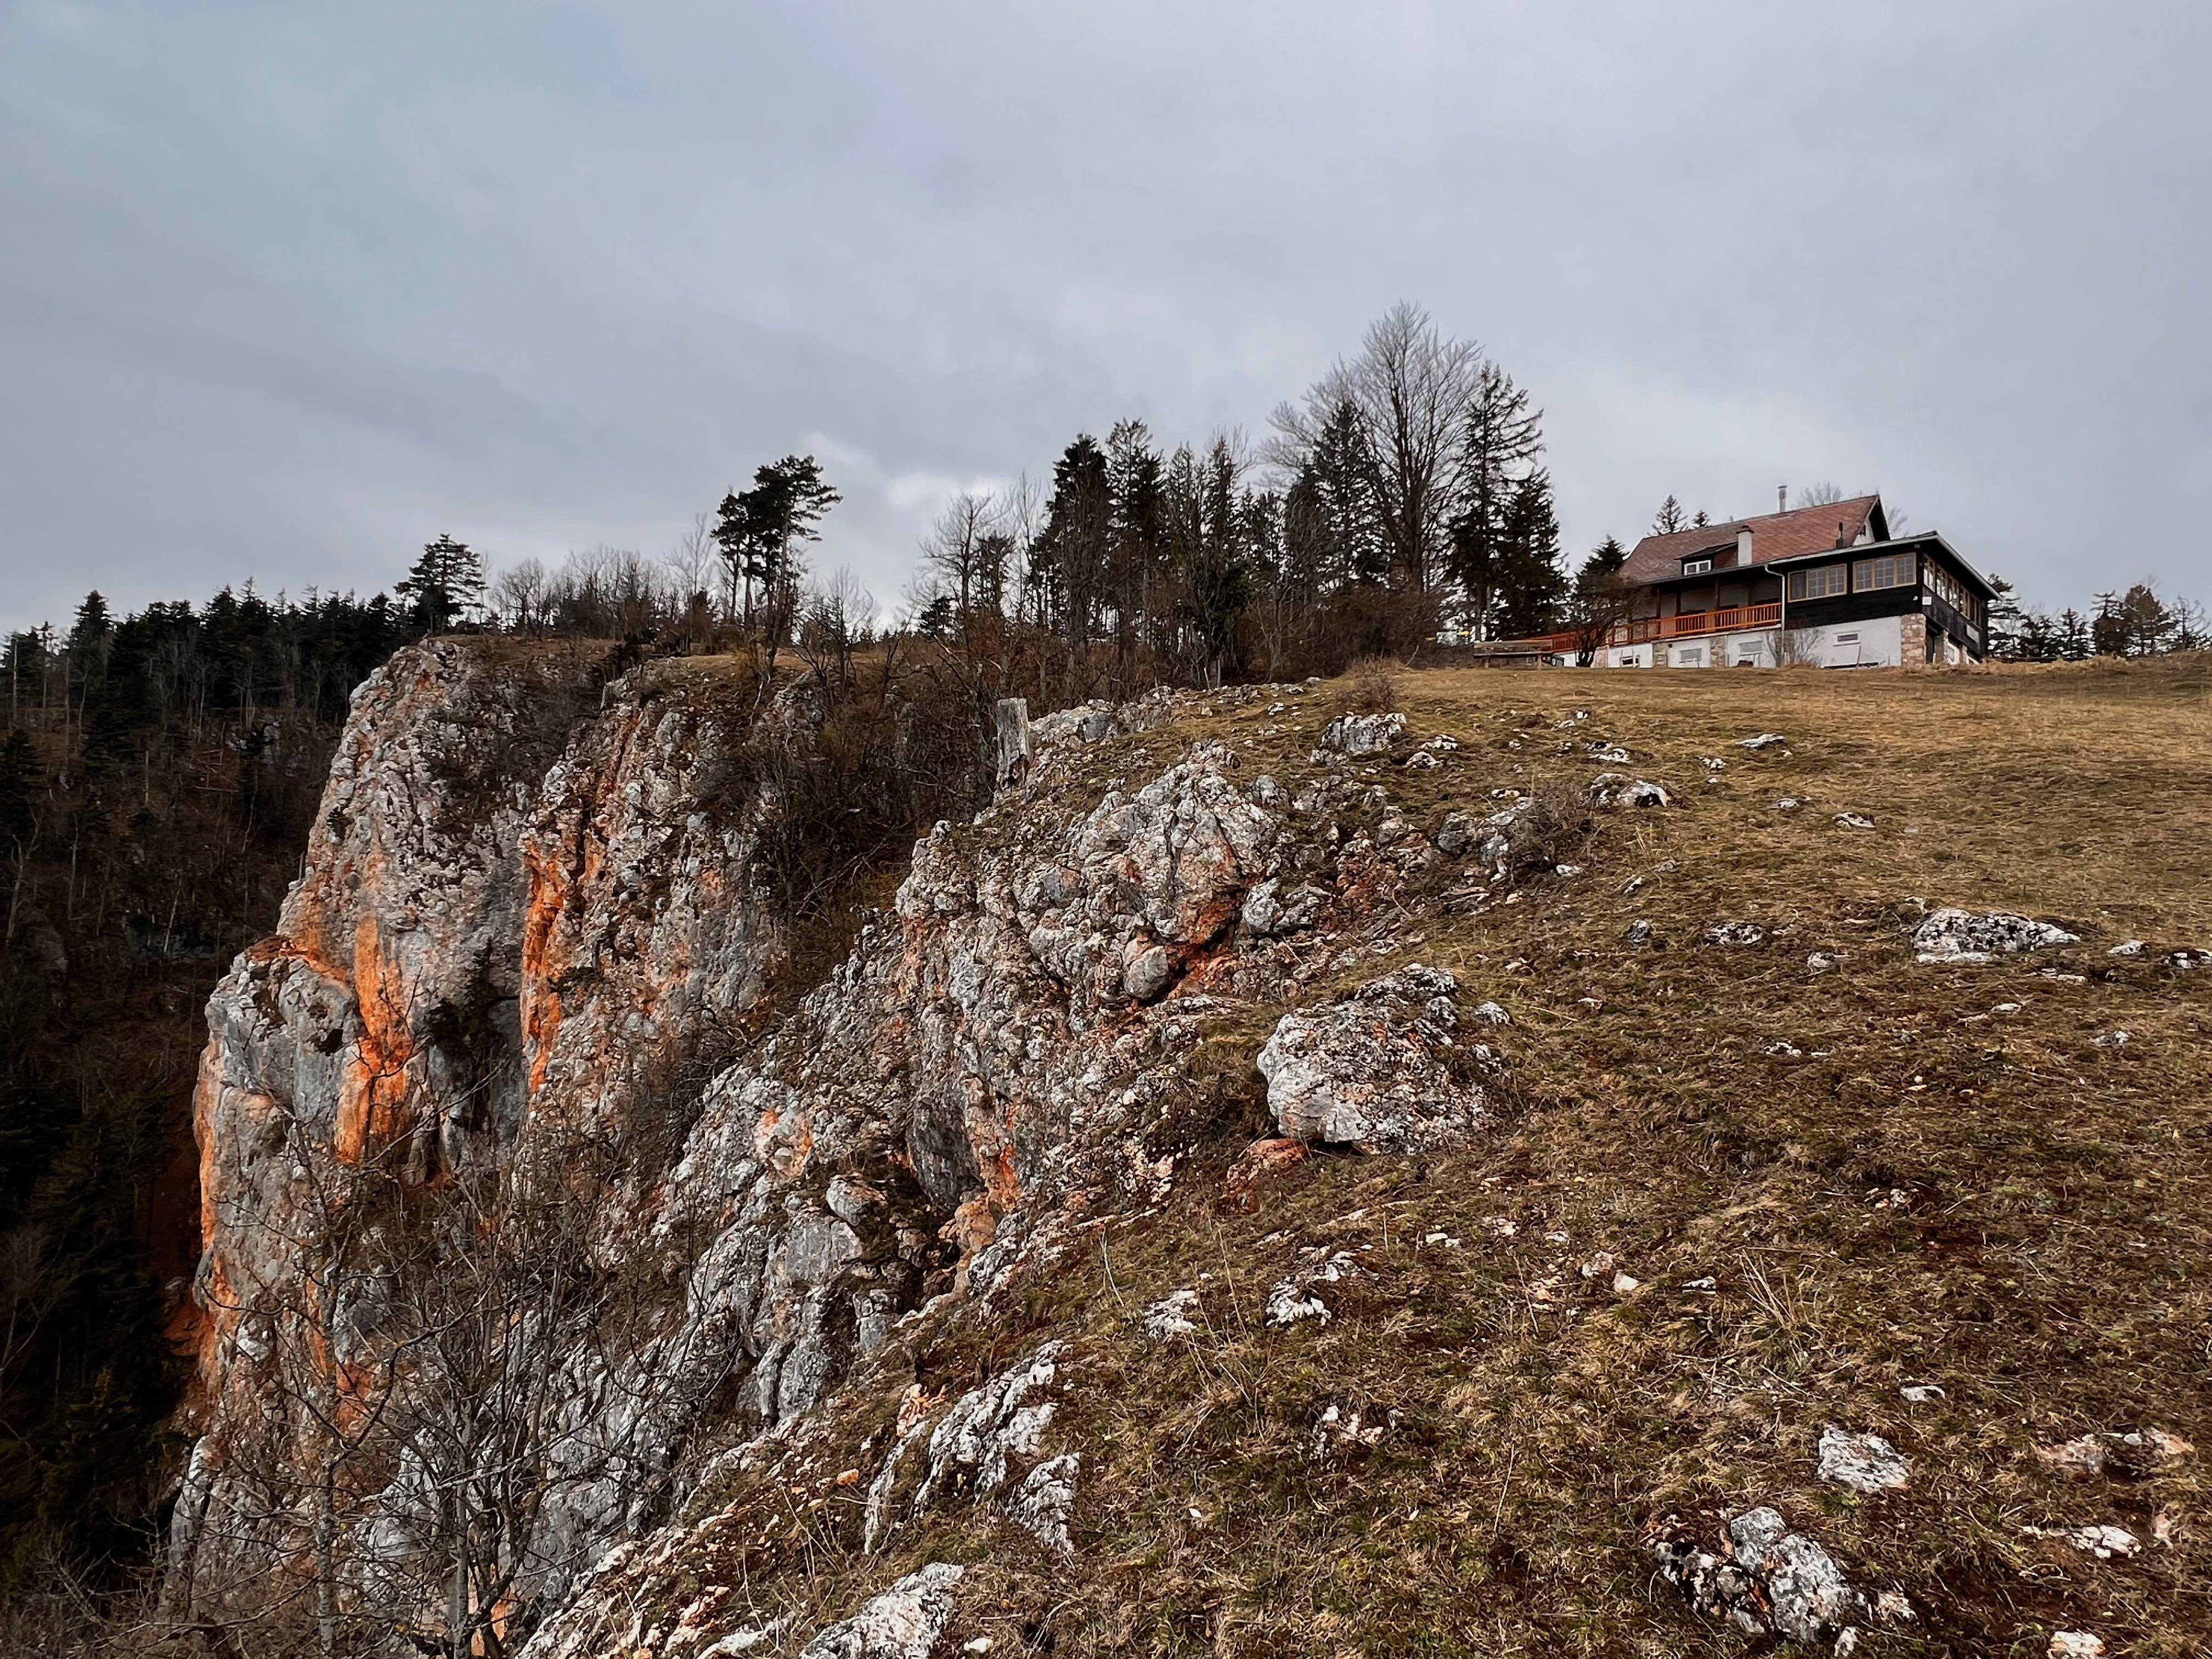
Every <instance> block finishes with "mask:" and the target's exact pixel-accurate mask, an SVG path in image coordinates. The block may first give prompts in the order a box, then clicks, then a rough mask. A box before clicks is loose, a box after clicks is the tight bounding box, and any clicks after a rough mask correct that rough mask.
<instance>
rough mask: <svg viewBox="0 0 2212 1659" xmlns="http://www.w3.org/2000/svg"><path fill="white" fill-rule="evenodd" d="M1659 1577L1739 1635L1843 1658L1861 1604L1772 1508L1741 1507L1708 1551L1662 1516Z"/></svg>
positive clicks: (1853, 1640) (1833, 1567) (1852, 1641)
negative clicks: (1808, 1645)
mask: <svg viewBox="0 0 2212 1659" xmlns="http://www.w3.org/2000/svg"><path fill="white" fill-rule="evenodd" d="M1652 1553H1653V1554H1654V1555H1656V1557H1657V1558H1658V1563H1659V1574H1660V1577H1662V1578H1664V1579H1666V1581H1667V1582H1668V1583H1670V1584H1672V1585H1674V1588H1675V1589H1678V1590H1680V1592H1681V1593H1682V1596H1683V1599H1684V1600H1686V1601H1688V1602H1689V1604H1690V1605H1691V1607H1693V1608H1694V1609H1696V1610H1697V1611H1698V1612H1699V1613H1703V1614H1705V1616H1706V1617H1707V1618H1709V1619H1724V1620H1727V1621H1728V1622H1729V1624H1731V1625H1733V1626H1735V1628H1736V1629H1737V1630H1738V1631H1740V1632H1742V1633H1743V1634H1745V1635H1747V1636H1764V1635H1767V1634H1769V1633H1771V1634H1773V1635H1777V1636H1781V1637H1784V1638H1788V1639H1789V1640H1790V1641H1793V1642H1828V1643H1832V1644H1834V1645H1835V1648H1836V1650H1837V1651H1838V1652H1839V1653H1848V1652H1849V1651H1850V1649H1851V1648H1852V1647H1853V1646H1854V1645H1856V1644H1857V1639H1858V1638H1857V1628H1856V1626H1855V1625H1854V1623H1853V1621H1854V1620H1857V1619H1858V1618H1859V1617H1860V1616H1861V1615H1862V1614H1863V1612H1864V1610H1865V1607H1866V1599H1865V1597H1863V1595H1860V1594H1859V1592H1858V1591H1857V1590H1856V1589H1852V1588H1851V1585H1850V1581H1849V1580H1848V1579H1846V1578H1845V1577H1844V1571H1843V1569H1842V1568H1841V1567H1840V1566H1838V1565H1837V1564H1836V1559H1835V1558H1834V1557H1833V1556H1832V1555H1830V1554H1829V1553H1828V1552H1827V1551H1826V1550H1825V1549H1822V1548H1821V1547H1820V1545H1819V1544H1817V1543H1815V1542H1814V1541H1813V1540H1811V1539H1810V1538H1808V1537H1806V1536H1805V1535H1804V1534H1802V1533H1799V1532H1793V1531H1791V1530H1790V1523H1789V1522H1786V1521H1784V1519H1783V1518H1782V1516H1781V1515H1780V1514H1779V1513H1778V1512H1777V1511H1776V1510H1771V1509H1766V1508H1764V1507H1761V1508H1759V1509H1755V1510H1746V1511H1744V1513H1742V1514H1741V1515H1739V1516H1735V1518H1734V1519H1732V1520H1731V1521H1729V1523H1728V1534H1727V1536H1726V1538H1725V1539H1724V1540H1723V1541H1722V1542H1721V1543H1720V1545H1719V1547H1717V1549H1714V1550H1706V1549H1703V1548H1701V1547H1699V1544H1698V1541H1697V1540H1696V1539H1695V1538H1694V1537H1693V1536H1692V1535H1691V1534H1690V1533H1689V1529H1688V1528H1686V1527H1685V1526H1684V1525H1683V1523H1682V1522H1680V1521H1678V1520H1676V1519H1674V1517H1672V1516H1669V1517H1668V1520H1667V1521H1666V1522H1662V1523H1661V1526H1660V1528H1658V1536H1657V1537H1656V1539H1655V1540H1654V1541H1653V1544H1652Z"/></svg>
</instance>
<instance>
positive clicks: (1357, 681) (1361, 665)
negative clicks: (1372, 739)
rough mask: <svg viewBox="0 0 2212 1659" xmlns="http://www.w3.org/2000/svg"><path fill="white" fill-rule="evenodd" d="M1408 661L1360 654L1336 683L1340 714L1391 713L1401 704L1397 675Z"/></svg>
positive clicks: (1337, 703)
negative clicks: (1403, 661) (1399, 702)
mask: <svg viewBox="0 0 2212 1659" xmlns="http://www.w3.org/2000/svg"><path fill="white" fill-rule="evenodd" d="M1404 671H1405V665H1404V664H1403V663H1401V662H1398V661H1396V660H1395V659H1391V658H1389V657H1361V658H1358V659H1356V660H1355V661H1353V662H1352V665H1350V666H1349V667H1347V668H1346V670H1345V671H1344V677H1343V678H1342V680H1340V682H1339V684H1338V686H1337V693H1336V709H1337V712H1338V713H1339V714H1391V713H1393V712H1395V710H1396V708H1397V707H1398V676H1399V675H1400V674H1401V673H1403V672H1404Z"/></svg>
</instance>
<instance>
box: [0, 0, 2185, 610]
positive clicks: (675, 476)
mask: <svg viewBox="0 0 2212 1659" xmlns="http://www.w3.org/2000/svg"><path fill="white" fill-rule="evenodd" d="M303 14H308V15H303ZM2208 70H2212V21H2208V17H2207V15H2206V14H2205V13H2204V12H2203V9H2201V8H2197V7H2193V6H2187V5H2183V4H2141V5H2133V6H2130V7H2126V8H2121V9H2112V10H2109V11H2107V12H2106V13H2102V14H2099V15H2095V16H2092V15H2090V14H2088V13H2087V12H2085V11H2083V10H2081V9H2079V8H2074V7H2059V6H2050V5H2033V4H2031V5H2021V4H2011V3H1999V0H1957V3H1952V4H1947V5H1944V6H1942V7H1933V6H1929V5H1926V4H1924V3H1923V4H1919V5H1911V6H1908V5H1903V4H1889V3H1875V4H1864V5H1857V6H1852V7H1848V8H1846V7H1841V6H1837V7H1827V6H1817V7H1814V6H1783V5H1773V6H1745V5H1733V4H1731V5H1725V6H1724V5H1720V4H1717V3H1716V4H1710V5H1690V4H1684V5H1677V6H1669V7H1664V8H1660V7H1650V6H1645V5H1636V4H1630V3H1585V4H1577V5H1573V6H1557V5H1555V6H1542V7H1539V6H1533V5H1524V4H1508V3H1492V4H1466V3H1462V4H1455V5H1452V6H1425V5H1418V4H1401V5H1397V6H1380V5H1378V6H1362V7H1346V6H1322V5H1316V4H1303V3H1288V4H1285V3H1277V4H1272V5H1267V6H1264V7H1263V6H1259V5H1241V4H1240V5H1228V4H1224V5H1218V6H1211V7H1192V6H1189V5H1188V4H1183V5H1178V6H1170V5H1167V4H1139V5H1129V4H1125V5H1122V6H1119V7H1114V8H1103V9H1102V8H1091V9H1085V10H1084V11H1082V12H1080V13H1075V12H1073V11H1071V12H1070V13H1069V15H1056V9H1045V8H1020V7H1014V6H1010V5H996V6H989V5H981V4H958V3H951V4H942V3H941V4H936V5H933V6H930V7H927V8H922V7H892V6H884V5H870V4H862V3H857V0H855V3H848V4H834V3H832V4H823V5H816V6H809V7H805V8H796V7H793V8H770V7H767V6H757V5H755V6H742V5H741V6H732V5H726V4H708V3H704V0H700V3H694V4H677V3H671V4H664V5H659V6H653V7H635V6H616V5H611V4H585V3H571V4H567V5H558V4H556V5H547V6H539V7H530V8H507V7H499V8H492V7H482V8H461V7H451V6H437V5H429V4H415V3H397V0H396V3H387V4H385V5H381V6H378V7H373V8H356V9H349V10H348V11H346V12H344V13H340V12H338V11H337V10H336V9H331V11H329V12H328V13H326V14H323V15H313V14H312V13H310V9H303V8H296V7H280V6H276V5H254V4H246V3H237V0H207V3H204V4H201V5H196V6H193V7H190V8H183V7H175V6H168V5H162V4H159V3H139V4H112V5H110V4H102V3H85V4H74V5H71V4H55V3H38V0H19V3H16V4H15V5H13V6H12V7H11V8H9V9H0V154H3V155H5V156H6V157H7V165H6V167H4V168H0V223H5V224H6V225H7V226H8V227H9V232H8V234H7V235H6V236H4V237H0V578H4V580H0V623H6V624H8V625H21V624H22V623H26V622H28V621H32V620H35V619H37V618H39V617H44V616H57V617H59V616H64V615H65V614H66V613H67V611H68V610H69V609H70V606H71V605H74V603H75V601H76V599H77V597H78V596H79V595H81V593H82V591H83V590H84V589H85V588H86V587H88V586H93V585H94V584H97V585H99V586H101V587H102V588H103V589H106V591H108V592H110V593H111V594H112V595H115V596H117V597H118V598H120V599H123V600H125V601H126V602H130V603H137V602H140V601H143V600H144V599H149V598H153V597H156V596H158V595H163V594H169V593H176V592H183V593H187V594H191V593H197V592H204V590H205V589H206V588H207V587H208V586H210V585H212V584H214V583H216V582H218V581H222V580H238V579H240V578H242V577H244V576H246V575H249V574H250V575H252V576H254V577H256V578H257V579H258V580H259V581H260V582H261V584H262V585H263V586H264V587H269V588H273V587H276V586H289V587H291V588H294V589H297V588H300V587H302V586H307V585H308V584H310V583H313V584H318V585H320V586H357V587H361V588H363V589H367V588H371V587H375V586H383V585H385V584H386V583H388V582H389V581H390V580H392V578H393V576H394V575H396V574H398V571H399V570H400V569H402V568H404V565H405V563H406V562H407V560H408V559H409V558H410V556H411V553H412V550H414V548H416V546H418V545H419V544H421V543H422V541H424V540H425V539H427V538H429V537H430V536H432V535H435V534H436V533H438V532H441V531H450V532H453V533H454V534H456V535H459V536H461V537H463V538H465V539H468V540H470V541H471V542H473V543H475V544H477V545H479V546H481V547H483V549H485V550H487V551H488V552H489V554H490V555H491V556H493V557H494V558H495V560H499V559H505V558H512V557H515V556H520V555H523V554H538V555H541V556H544V555H554V556H557V555H558V554H559V553H560V552H562V550H566V549H567V548H569V547H586V546H591V545H593V544H599V543H602V542H605V543H612V544H618V545H627V546H636V547H640V548H642V549H644V550H647V551H658V550H661V549H662V548H664V547H665V545H666V544H668V543H669V542H670V541H671V539H672V538H673V537H674V535H675V534H676V532H678V529H679V528H680V527H681V526H682V525H683V524H684V523H685V522H686V521H687V520H689V519H690V515H691V513H693V512H694V511H696V510H697V509H698V508H700V507H705V506H708V505H710V504H711V503H712V501H714V499H716V498H717V497H718V496H719V495H720V493H721V491H722V490H723V489H725V488H726V487H727V485H728V484H729V483H731V482H732V481H733V480H735V479H738V478H741V477H743V476H744V474H745V473H746V472H748V471H750V467H751V466H752V465H755V464H757V462H759V461H760V460H763V459H770V458H772V457H773V456H775V455H776V454H781V453H784V452H785V451H787V450H789V449H793V448H798V447H810V446H811V447H817V449H818V450H819V451H820V452H821V453H823V455H824V458H825V459H827V460H829V462H830V465H831V470H832V475H833V477H836V478H837V479H838V481H839V482H840V483H841V484H842V485H843V487H844V488H845V489H846V492H847V495H848V504H847V506H846V507H842V508H841V509H840V511H839V513H837V514H836V517H835V518H833V520H832V521H831V526H830V529H829V536H828V539H827V541H826V542H825V544H824V546H823V550H822V556H823V561H824V562H828V563H831V564H835V563H841V562H842V563H849V564H851V565H853V566H854V568H856V569H857V570H858V571H859V572H860V574H862V575H863V577H864V578H865V579H866V580H868V581H869V582H870V583H871V584H872V586H875V587H876V589H877V591H878V592H879V593H881V594H883V595H884V596H886V597H888V596H890V595H891V594H894V593H895V592H896V590H897V587H898V586H899V583H900V581H901V580H902V577H903V574H904V567H905V564H906V561H907V558H908V552H909V550H910V549H911V547H912V544H913V540H914V537H915V533H916V532H917V531H918V529H919V528H920V526H921V524H922V523H923V522H925V521H926V520H927V518H928V516H929V514H930V512H931V509H932V507H933V505H934V503H935V501H936V500H937V499H938V498H939V495H940V494H941V492H942V491H943V490H944V489H949V488H951V487H952V486H953V485H955V484H957V483H960V482H964V481H967V480H969V479H974V478H979V477H1007V476H1010V475H1012V474H1013V473H1015V472H1017V471H1021V470H1023V469H1027V470H1029V471H1032V472H1037V471H1042V470H1044V469H1045V468H1047V467H1048V465H1049V464H1050V461H1051V459H1052V457H1053V455H1054V453H1056V452H1057V450H1058V448H1059V447H1060V445H1061V444H1062V443H1064V442H1065V441H1066V439H1067V438H1068V437H1069V436H1070V435H1073V432H1074V431H1075V430H1077V429H1078V428H1085V427H1087V428H1092V429H1097V428H1102V427H1103V425H1104V424H1105V423H1106V422H1110V421H1111V420H1112V419H1113V418H1115V416H1118V415H1121V414H1125V413H1133V414H1139V415H1143V416H1146V417H1147V418H1149V419H1151V420H1152V422H1153V423H1154V425H1155V428H1157V429H1158V430H1160V431H1161V432H1162V433H1163V434H1164V435H1168V436H1170V437H1181V436H1191V437H1200V436H1203V435H1204V434H1205V433H1206V431H1207V430H1209V429H1210V428H1213V427H1215V426H1217V425H1241V426H1243V427H1244V428H1247V429H1248V430H1254V431H1256V430H1257V429H1258V428H1260V427H1261V425H1262V424H1263V422H1264V421H1265V418H1266V415H1267V410H1268V409H1269V408H1270V407H1271V406H1272V405H1273V404H1274V403H1275V402H1276V401H1278V400H1279V399H1280V398H1285V397H1287V396H1291V395H1293V394H1295V393H1296V392H1297V391H1298V390H1299V389H1300V388H1301V387H1302V386H1304V384H1305V383H1306V382H1307V381H1308V380H1310V379H1311V378H1312V376H1313V375H1314V374H1316V372H1317V371H1318V370H1319V369H1320V368H1322V367H1323V366H1324V365H1325V364H1326V362H1328V359H1329V358H1330V357H1332V356H1334V355H1336V354H1337V353H1338V352H1340V351H1342V350H1344V349H1347V348H1348V347H1349V346H1350V345H1352V343H1354V342H1355V341H1356V339H1357V337H1358V331H1359V329H1360V328H1361V326H1362V325H1364V322H1365V321H1366V319H1368V318H1369V317H1370V316H1371V315H1372V314H1373V313H1375V312H1376V311H1377V310H1379V309H1380V308H1381V307H1383V306H1384V305H1386V304H1388V303H1389V301H1392V300H1394V299H1396V298H1398V297H1400V296H1401V295H1410V296H1412V297H1415V298H1418V299H1419V300H1420V301H1423V302H1424V303H1425V304H1426V305H1428V306H1429V307H1431V310H1432V311H1433V312H1434V313H1436V315H1437V319H1438V320H1439V322H1440V323H1442V324H1443V325H1444V326H1446V327H1448V328H1449V329H1451V330H1453V331H1455V332H1459V333H1462V334H1467V335H1471V336H1474V337H1478V338H1480V339H1482V340H1483V341H1485V342H1486V343H1487V344H1488V345H1489V346H1490V348H1491V349H1492V351H1493V352H1494V353H1495V354H1496V355H1497V356H1498V357H1499V358H1500V360H1501V361H1503V362H1504V363H1505V364H1506V366H1507V367H1508V368H1510V369H1511V370H1512V371H1513V373H1514V374H1516V376H1517V377H1518V378H1520V379H1521V380H1522V381H1523V382H1524V383H1525V384H1527V385H1528V386H1530V387H1531V388H1532V389H1533V390H1534V392H1535V393H1536V395H1537V396H1538V398H1540V399H1541V401H1542V402H1543V403H1544V404H1546V405H1547V409H1548V410H1549V416H1550V418H1549V430H1550V436H1551V442H1552V459H1553V469H1554V475H1555V477H1556V479H1557V481H1558V483H1559V488H1560V492H1561V507H1562V513H1563V517H1564V520H1565V527H1566V532H1567V534H1568V538H1569V540H1570V543H1571V544H1574V545H1587V544H1589V543H1591V542H1594V541H1595V540H1596V539H1597V538H1599V537H1601V536H1602V535H1604V534H1606V533H1607V532H1615V533H1619V534H1621V535H1624V536H1627V535H1632V534H1633V533H1634V532H1636V531H1637V530H1638V529H1639V528H1640V527H1641V526H1643V525H1644V522H1645V521H1646V520H1648V519H1649V517H1650V512H1651V508H1652V507H1653V505H1654V504H1655V503H1656V501H1657V499H1658V498H1659V497H1660V496H1661V495H1664V494H1666V493H1668V491H1669V490H1673V491H1674V492H1676V493H1678V494H1680V495H1681V496H1683V498H1684V499H1685V500H1686V501H1689V502H1691V503H1692V504H1693V505H1703V506H1705V507H1709V508H1711V510H1712V511H1714V512H1715V513H1741V512H1747V511H1754V510H1757V509H1758V508H1759V507H1761V506H1763V505H1764V504H1765V503H1766V502H1768V501H1771V500H1772V492H1773V488H1774V485H1775V483H1778V482H1779V481H1782V480H1785V479H1786V480H1788V481H1789V482H1790V483H1807V482H1810V481H1812V480H1814V479H1819V478H1832V479H1834V480H1835V481H1836V482H1837V483H1840V484H1843V485H1844V486H1845V487H1847V488H1851V489H1857V488H1861V487H1865V486H1874V487H1878V488H1881V489H1883V490H1884V491H1885V492H1886V493H1887V495H1889V497H1890V498H1891V500H1892V501H1893V503H1894V504H1895V505H1896V506H1897V507H1900V508H1902V509H1903V510H1904V511H1905V513H1908V514H1909V515H1910V516H1911V520H1912V522H1913V523H1914V524H1915V525H1917V526H1935V527H1941V528H1942V529H1944V530H1945V531H1947V532H1948V533H1949V534H1950V535H1951V536H1952V537H1953V538H1954V540H1955V541H1956V542H1957V543H1958V544H1960V547H1961V548H1962V549H1963V550H1966V552H1967V554H1968V555H1969V556H1971V557H1973V558H1975V559H1977V560H1978V562H1981V563H1983V564H1984V565H1986V566H1990V567H1994V568H1997V569H1999V570H2001V571H2003V572H2005V573H2007V574H2011V575H2012V576H2014V577H2015V580H2018V581H2019V582H2020V583H2021V586H2022V588H2023V589H2024V590H2025V591H2026V592H2027V594H2028V595H2029V596H2030V597H2031V598H2032V599H2040V600H2044V601H2047V602H2063V601H2065V600H2067V599H2079V598H2081V597H2082V596H2083V595H2085V594H2086V593H2087V592H2089V591H2091V590H2092V589H2093V588H2096V587H2100V586H2109V585H2110V584H2112V582H2114V581H2118V580H2127V579H2130V578H2132V577H2135V576H2139V575H2154V576H2156V577H2158V578H2159V579H2160V580H2163V581H2165V582H2166V584H2168V585H2169V586H2179V587H2181V588H2184V589H2194V590H2196V591H2197V592H2204V591H2205V590H2206V589H2208V588H2212V580H2208V576H2212V560H2208V557H2207V554H2206V550H2205V546H2204V543H2203V537H2202V533H2201V532H2200V531H2199V529H2198V526H2201V525H2203V523H2205V522H2206V521H2207V519H2208V517H2212V513H2208V509H2212V392H2208V387H2212V374H2208V370H2212V347H2208V344H2207V337H2206V333H2205V331H2204V329H2203V325H2202V324H2201V322H2200V320H2199V313H2200V312H2201V309H2202V307H2201V301H2198V299H2197V293H2196V289H2197V288H2198V287H2199V286H2201V283H2202V277H2201V275H2200V273H2201V272H2202V271H2203V270H2204V269H2205V268H2206V266H2207V264H2208V262H2212V209H2209V208H2208V205H2207V201H2208V198H2207V194H2206V192H2205V191H2204V190H2203V187H2202V183H2201V179H2200V176H2199V175H2200V174H2201V172H2202V168H2203V158H2204V157H2205V155H2208V154H2212V114H2208V112H2207V109H2206V106H2205V103H2204V100H2203V98H2202V96H2201V91H2200V89H2201V87H2202V86H2203V83H2204V82H2205V79H2206V75H2207V71H2208Z"/></svg>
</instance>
